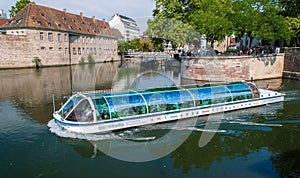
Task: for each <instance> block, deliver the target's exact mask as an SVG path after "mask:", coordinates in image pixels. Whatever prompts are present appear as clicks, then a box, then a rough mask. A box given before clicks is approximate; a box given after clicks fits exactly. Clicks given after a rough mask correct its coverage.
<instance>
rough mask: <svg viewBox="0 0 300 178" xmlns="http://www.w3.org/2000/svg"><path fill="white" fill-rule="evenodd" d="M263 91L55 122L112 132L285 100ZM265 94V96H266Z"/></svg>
mask: <svg viewBox="0 0 300 178" xmlns="http://www.w3.org/2000/svg"><path fill="white" fill-rule="evenodd" d="M261 93H263V95H262V98H257V99H250V100H242V101H236V102H230V103H222V104H215V105H208V106H201V107H192V108H188V109H181V110H175V111H166V112H160V113H153V114H145V115H138V116H131V117H124V118H117V119H110V120H102V121H98V122H90V123H86V122H71V121H66V120H62V119H61V118H58V117H55V115H54V119H55V122H56V123H57V124H58V125H60V126H61V127H63V128H65V129H67V130H69V131H72V132H77V133H85V134H88V133H105V132H112V131H115V130H121V129H126V128H131V127H137V126H142V125H149V124H156V123H162V122H170V121H175V120H180V119H186V118H191V117H196V116H204V115H209V114H215V113H222V112H228V111H235V110H239V109H246V108H251V107H257V106H262V105H266V104H271V103H276V102H282V101H284V95H283V94H279V93H276V95H274V93H272V92H270V91H267V90H261ZM264 95H265V96H264Z"/></svg>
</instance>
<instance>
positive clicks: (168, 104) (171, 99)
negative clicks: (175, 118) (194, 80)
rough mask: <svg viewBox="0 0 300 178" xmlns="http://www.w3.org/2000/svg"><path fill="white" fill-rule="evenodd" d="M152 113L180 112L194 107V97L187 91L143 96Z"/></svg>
mask: <svg viewBox="0 0 300 178" xmlns="http://www.w3.org/2000/svg"><path fill="white" fill-rule="evenodd" d="M143 96H144V97H145V99H146V101H147V103H148V108H149V112H150V113H154V112H163V111H170V110H178V109H182V108H188V107H193V106H194V100H193V97H192V96H191V95H190V93H189V92H188V91H187V90H180V91H179V90H175V91H165V92H164V91H162V92H157V93H147V94H143Z"/></svg>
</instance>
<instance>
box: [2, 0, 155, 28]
mask: <svg viewBox="0 0 300 178" xmlns="http://www.w3.org/2000/svg"><path fill="white" fill-rule="evenodd" d="M31 1H33V2H35V3H36V4H39V5H43V6H47V7H51V8H54V9H58V10H63V9H67V11H68V12H70V13H74V14H79V13H80V12H83V15H84V16H86V17H92V16H95V17H96V18H97V19H103V18H104V19H105V20H106V21H109V20H110V19H111V17H112V16H113V15H114V14H115V13H118V14H121V15H125V16H128V17H130V18H132V19H134V20H135V21H136V22H137V24H138V25H139V27H140V28H141V31H144V30H145V29H146V27H147V25H146V22H147V20H148V19H149V18H151V17H152V10H153V9H154V7H155V0H31ZM16 2H17V0H0V9H3V10H4V11H5V12H6V14H7V16H8V17H9V12H8V11H9V9H10V8H11V6H14V5H15V4H16Z"/></svg>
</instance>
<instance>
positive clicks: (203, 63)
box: [181, 53, 285, 81]
mask: <svg viewBox="0 0 300 178" xmlns="http://www.w3.org/2000/svg"><path fill="white" fill-rule="evenodd" d="M284 56H285V55H284V53H280V54H274V55H266V56H213V57H206V56H203V57H198V58H193V59H189V60H183V64H184V65H182V67H183V68H182V70H181V71H182V77H183V78H186V79H192V80H202V81H240V80H246V81H252V80H262V79H272V78H281V77H282V72H283V67H284Z"/></svg>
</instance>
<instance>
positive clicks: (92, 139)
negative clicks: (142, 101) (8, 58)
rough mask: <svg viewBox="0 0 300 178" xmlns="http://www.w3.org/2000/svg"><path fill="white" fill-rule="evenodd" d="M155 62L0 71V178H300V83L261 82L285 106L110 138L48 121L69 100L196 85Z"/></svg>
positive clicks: (176, 70)
mask: <svg viewBox="0 0 300 178" xmlns="http://www.w3.org/2000/svg"><path fill="white" fill-rule="evenodd" d="M194 82H195V81H190V80H184V79H181V77H180V70H179V67H178V66H176V65H174V66H173V67H172V66H168V65H161V64H159V63H155V62H144V63H140V62H131V63H129V62H127V63H123V65H120V64H119V63H104V64H96V65H83V66H72V67H70V66H66V67H54V68H42V69H38V70H36V69H19V70H0V89H1V94H0V177H156V178H159V177H299V176H300V139H299V136H300V111H299V108H300V107H299V106H300V81H296V80H287V79H273V80H262V81H257V82H256V83H257V85H258V86H259V87H262V88H264V87H265V86H266V84H269V87H270V89H274V90H278V91H280V92H283V93H285V95H286V96H285V101H284V102H282V103H276V104H270V105H267V106H262V107H257V108H251V109H246V110H239V111H234V112H228V113H221V114H218V115H213V116H206V117H199V118H192V119H186V120H183V121H180V122H179V121H178V122H170V123H164V124H155V125H149V126H143V127H138V128H132V129H127V130H123V131H118V132H114V133H107V134H89V135H83V134H75V133H70V132H68V131H66V130H63V129H61V128H60V127H58V126H57V125H56V124H55V123H54V122H53V120H52V113H53V104H52V101H53V97H52V95H54V96H55V98H54V101H55V107H56V108H58V107H60V106H61V103H62V102H64V101H65V100H66V98H67V97H68V96H69V95H71V94H72V93H74V92H77V91H83V90H85V91H88V90H110V89H112V90H120V89H136V88H148V87H153V86H171V85H184V84H189V83H194Z"/></svg>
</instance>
